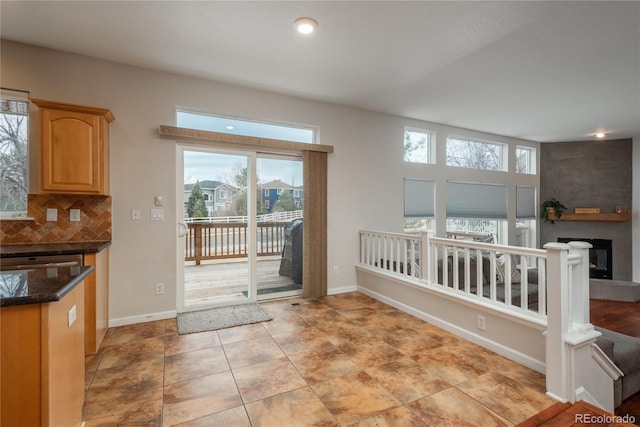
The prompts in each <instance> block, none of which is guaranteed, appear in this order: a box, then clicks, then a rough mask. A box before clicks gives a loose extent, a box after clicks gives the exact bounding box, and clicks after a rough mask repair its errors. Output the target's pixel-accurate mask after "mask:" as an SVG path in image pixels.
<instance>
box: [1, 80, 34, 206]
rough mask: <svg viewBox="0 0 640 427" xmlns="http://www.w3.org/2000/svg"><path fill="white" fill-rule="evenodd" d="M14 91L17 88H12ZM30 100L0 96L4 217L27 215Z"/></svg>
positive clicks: (3, 94) (2, 204) (2, 203)
mask: <svg viewBox="0 0 640 427" xmlns="http://www.w3.org/2000/svg"><path fill="white" fill-rule="evenodd" d="M11 92H14V91H11ZM28 145H29V100H28V99H27V98H26V97H23V98H19V97H14V96H5V91H4V90H3V93H2V96H1V97H0V216H1V217H4V218H24V217H26V214H27V194H28V192H29V155H28Z"/></svg>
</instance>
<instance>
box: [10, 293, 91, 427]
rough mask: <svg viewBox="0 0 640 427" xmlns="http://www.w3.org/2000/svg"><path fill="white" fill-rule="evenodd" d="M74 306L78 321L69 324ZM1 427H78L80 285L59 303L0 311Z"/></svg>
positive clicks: (80, 397)
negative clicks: (0, 326) (0, 346)
mask: <svg viewBox="0 0 640 427" xmlns="http://www.w3.org/2000/svg"><path fill="white" fill-rule="evenodd" d="M74 306H75V313H76V315H77V318H76V320H75V322H73V323H72V324H71V325H69V312H70V311H71V310H72V309H73V307H74ZM0 316H1V318H2V335H1V337H0V338H1V345H2V352H1V359H2V363H1V364H0V366H1V368H2V370H1V372H2V376H1V390H2V393H1V399H0V401H1V405H0V408H1V412H2V425H3V426H5V425H6V426H12V427H14V426H15V427H20V426H25V427H32V426H65V427H66V426H69V427H80V426H81V425H82V405H83V403H84V388H85V383H84V351H83V350H84V284H83V283H79V284H78V285H76V286H75V287H74V288H73V289H72V290H71V291H70V292H69V293H68V294H67V295H65V296H64V297H63V298H62V299H61V300H60V301H55V302H49V303H41V304H26V305H17V306H11V307H2V308H1V309H0Z"/></svg>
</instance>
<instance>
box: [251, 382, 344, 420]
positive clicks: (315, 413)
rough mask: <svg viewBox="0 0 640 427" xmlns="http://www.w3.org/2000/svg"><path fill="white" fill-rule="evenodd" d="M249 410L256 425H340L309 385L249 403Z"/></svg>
mask: <svg viewBox="0 0 640 427" xmlns="http://www.w3.org/2000/svg"><path fill="white" fill-rule="evenodd" d="M247 412H248V413H249V417H250V419H251V422H252V424H253V425H254V426H308V427H312V426H313V427H331V426H339V424H338V422H337V421H336V420H335V418H334V417H333V416H332V415H331V412H329V410H327V408H325V406H324V405H323V404H322V402H321V401H320V400H319V399H318V397H317V396H316V395H315V393H314V392H313V391H312V390H311V389H310V388H309V387H305V388H301V389H298V390H293V391H290V392H287V393H283V394H278V395H276V396H272V397H269V398H266V399H263V400H258V401H256V402H253V403H249V404H247Z"/></svg>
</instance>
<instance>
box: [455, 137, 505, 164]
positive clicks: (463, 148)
mask: <svg viewBox="0 0 640 427" xmlns="http://www.w3.org/2000/svg"><path fill="white" fill-rule="evenodd" d="M505 150H506V147H505V145H504V144H499V143H497V142H483V141H474V140H470V139H462V138H456V137H447V166H457V167H462V168H473V169H483V170H491V171H506V170H507V167H506V166H507V165H506V164H505V161H504V159H505V156H504V152H505Z"/></svg>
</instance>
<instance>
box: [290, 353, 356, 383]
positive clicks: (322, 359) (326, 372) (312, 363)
mask: <svg viewBox="0 0 640 427" xmlns="http://www.w3.org/2000/svg"><path fill="white" fill-rule="evenodd" d="M289 359H290V360H291V362H292V363H293V364H294V365H295V367H296V368H297V369H298V371H299V372H300V374H301V375H302V377H303V378H304V379H305V380H306V381H307V383H309V384H315V383H319V382H323V381H328V380H330V379H333V378H337V377H341V376H344V375H348V374H353V373H357V372H359V371H361V370H362V369H361V368H360V367H359V366H358V365H356V364H355V363H353V361H352V360H351V359H350V358H349V356H347V355H346V354H344V353H343V352H341V351H340V350H338V349H337V348H336V347H335V346H333V345H331V347H327V348H322V349H318V350H315V351H310V352H306V353H296V354H291V355H289Z"/></svg>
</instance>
